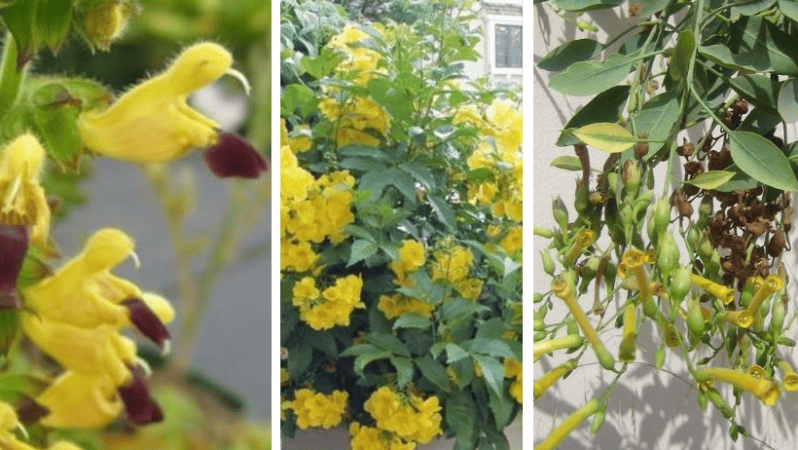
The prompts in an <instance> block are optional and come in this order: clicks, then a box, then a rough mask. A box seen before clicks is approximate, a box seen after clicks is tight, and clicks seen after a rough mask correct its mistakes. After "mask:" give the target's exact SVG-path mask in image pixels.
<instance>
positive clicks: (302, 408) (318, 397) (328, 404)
mask: <svg viewBox="0 0 798 450" xmlns="http://www.w3.org/2000/svg"><path fill="white" fill-rule="evenodd" d="M348 400H349V394H348V393H347V392H345V391H332V392H331V393H329V394H322V393H321V392H316V391H314V390H312V389H307V388H303V389H299V390H297V391H296V392H295V393H294V401H293V402H290V403H289V404H288V405H286V407H290V408H291V409H293V410H294V416H295V417H296V424H297V426H298V427H299V428H301V429H303V430H306V429H308V428H310V427H322V428H332V427H334V426H336V425H338V424H339V423H340V422H341V418H342V417H343V415H344V411H345V410H346V407H347V402H348Z"/></svg>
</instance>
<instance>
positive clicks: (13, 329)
mask: <svg viewBox="0 0 798 450" xmlns="http://www.w3.org/2000/svg"><path fill="white" fill-rule="evenodd" d="M18 332H19V312H17V311H14V310H7V311H0V355H7V354H8V349H9V348H11V344H12V343H13V342H14V339H15V338H16V337H17V334H18Z"/></svg>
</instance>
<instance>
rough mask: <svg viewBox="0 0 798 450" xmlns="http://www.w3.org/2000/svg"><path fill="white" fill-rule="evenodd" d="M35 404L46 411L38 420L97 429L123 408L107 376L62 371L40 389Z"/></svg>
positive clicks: (65, 425) (45, 422)
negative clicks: (45, 387)
mask: <svg viewBox="0 0 798 450" xmlns="http://www.w3.org/2000/svg"><path fill="white" fill-rule="evenodd" d="M36 403H38V404H40V405H42V406H44V407H45V408H47V409H48V410H49V411H50V412H49V414H47V415H46V416H44V418H42V419H41V420H40V423H41V424H42V425H45V426H48V427H52V428H85V429H90V428H101V427H104V426H105V425H107V424H109V423H110V422H111V421H113V420H114V419H116V418H117V417H119V415H120V414H121V413H122V410H123V409H124V405H123V404H122V401H121V399H120V398H119V397H118V396H117V394H116V385H115V384H114V383H113V382H112V381H111V379H110V378H109V377H108V376H105V375H100V376H89V375H82V374H79V373H76V372H72V371H66V372H64V373H63V374H62V375H61V376H59V377H58V378H57V379H56V380H55V381H54V382H53V384H52V385H50V386H49V387H48V388H47V389H45V390H44V392H42V393H41V394H40V395H39V396H38V397H37V398H36Z"/></svg>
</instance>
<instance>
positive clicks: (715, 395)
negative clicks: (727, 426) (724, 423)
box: [705, 388, 734, 419]
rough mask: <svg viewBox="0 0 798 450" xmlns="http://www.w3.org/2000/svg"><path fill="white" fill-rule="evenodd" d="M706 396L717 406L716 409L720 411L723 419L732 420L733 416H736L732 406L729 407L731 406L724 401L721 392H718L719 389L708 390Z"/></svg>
mask: <svg viewBox="0 0 798 450" xmlns="http://www.w3.org/2000/svg"><path fill="white" fill-rule="evenodd" d="M705 394H706V396H707V399H709V401H711V402H712V404H713V405H715V408H717V409H718V411H720V413H721V414H722V415H723V417H725V418H727V419H730V418H731V417H732V416H734V410H733V409H731V406H729V404H728V403H726V400H724V399H723V397H721V395H720V392H718V391H717V389H715V388H709V389H707V391H706V392H705Z"/></svg>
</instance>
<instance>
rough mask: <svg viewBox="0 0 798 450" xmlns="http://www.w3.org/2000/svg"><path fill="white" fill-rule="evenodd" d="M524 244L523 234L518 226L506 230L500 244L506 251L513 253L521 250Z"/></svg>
mask: <svg viewBox="0 0 798 450" xmlns="http://www.w3.org/2000/svg"><path fill="white" fill-rule="evenodd" d="M523 245H524V234H523V230H522V228H521V227H520V226H518V227H514V228H512V229H510V231H509V232H507V235H506V236H505V237H504V239H502V241H501V246H502V248H503V249H504V251H506V252H507V253H513V252H515V251H518V250H521V247H522V246H523Z"/></svg>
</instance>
